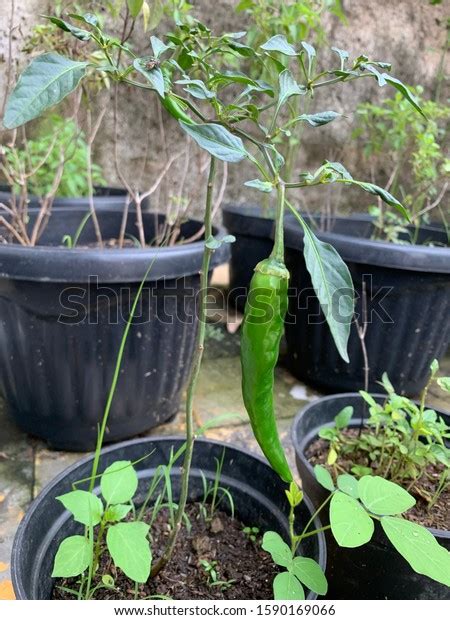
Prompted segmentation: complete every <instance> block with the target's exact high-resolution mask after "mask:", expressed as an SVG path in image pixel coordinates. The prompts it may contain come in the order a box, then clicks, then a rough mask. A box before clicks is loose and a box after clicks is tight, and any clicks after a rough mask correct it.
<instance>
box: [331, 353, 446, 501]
mask: <svg viewBox="0 0 450 620" xmlns="http://www.w3.org/2000/svg"><path fill="white" fill-rule="evenodd" d="M438 368H439V366H438V363H437V362H436V361H435V362H433V365H432V369H431V377H430V382H429V384H428V386H427V387H426V388H425V389H424V391H423V393H422V397H421V400H420V403H419V404H416V403H415V402H414V401H412V400H410V399H409V398H406V397H405V396H400V395H398V394H396V393H395V391H394V388H393V387H392V385H391V383H390V381H389V379H388V377H387V375H386V374H385V375H383V380H382V385H383V386H384V388H385V390H386V392H387V398H386V401H385V402H384V403H383V404H380V403H378V402H376V401H375V400H374V398H373V397H372V396H371V395H370V394H368V393H366V392H364V391H361V392H360V394H361V396H362V398H363V399H364V400H365V402H366V403H367V406H368V410H369V416H368V418H367V420H366V423H365V428H364V430H363V431H362V432H361V433H355V434H349V433H347V432H346V430H347V429H348V425H349V424H350V422H351V418H352V415H353V407H345V408H344V409H343V410H342V411H341V412H340V413H339V414H338V415H337V416H336V418H335V421H334V426H331V427H325V428H323V429H321V430H320V432H319V436H320V437H321V438H323V439H326V440H327V441H328V442H329V443H330V449H329V453H328V459H327V463H328V465H329V466H331V467H332V468H333V469H334V471H335V472H336V473H337V472H338V471H342V465H340V461H341V460H345V462H346V463H347V462H349V461H350V462H352V463H353V464H352V465H351V466H350V468H349V469H350V471H352V473H354V474H355V475H358V476H361V475H367V474H368V475H370V474H374V475H376V476H382V477H383V478H386V479H387V480H391V481H393V482H397V483H399V484H401V485H402V486H404V487H406V488H408V489H410V490H413V491H415V492H416V493H418V494H419V495H420V496H421V497H423V499H424V500H425V501H427V503H428V506H429V508H432V507H433V506H434V504H435V503H436V501H437V500H438V499H439V497H440V495H441V494H442V492H443V491H444V490H445V489H446V488H449V486H450V448H449V447H448V441H449V439H450V427H449V426H448V425H447V424H446V423H445V421H444V419H443V418H442V417H440V416H439V415H438V414H437V413H436V411H434V410H433V409H430V408H427V407H426V394H427V390H428V388H429V385H431V383H433V382H436V383H437V384H438V385H439V386H440V387H441V388H442V389H443V390H445V391H446V392H448V393H450V377H437V375H436V373H437V371H438ZM430 466H431V467H432V468H433V469H436V470H437V471H439V472H440V474H439V476H438V477H436V475H435V472H430V471H429V468H430ZM425 479H427V481H428V482H430V484H423V483H424V480H425ZM430 487H431V488H434V492H433V493H431V494H430V491H429V490H428V489H429V488H430Z"/></svg>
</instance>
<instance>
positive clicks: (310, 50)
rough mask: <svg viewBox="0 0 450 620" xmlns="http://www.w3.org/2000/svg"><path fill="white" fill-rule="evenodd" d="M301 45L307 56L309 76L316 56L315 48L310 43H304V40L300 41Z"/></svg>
mask: <svg viewBox="0 0 450 620" xmlns="http://www.w3.org/2000/svg"><path fill="white" fill-rule="evenodd" d="M302 47H303V49H304V50H305V52H306V55H307V56H308V77H309V78H310V77H311V73H312V70H313V67H314V61H315V58H316V50H315V49H314V47H313V46H312V45H310V44H309V43H306V41H302Z"/></svg>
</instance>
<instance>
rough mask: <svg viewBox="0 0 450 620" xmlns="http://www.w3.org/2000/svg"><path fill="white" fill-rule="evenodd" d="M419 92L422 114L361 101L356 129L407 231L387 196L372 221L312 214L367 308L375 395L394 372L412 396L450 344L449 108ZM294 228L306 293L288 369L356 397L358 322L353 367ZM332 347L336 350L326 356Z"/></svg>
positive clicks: (295, 272)
mask: <svg viewBox="0 0 450 620" xmlns="http://www.w3.org/2000/svg"><path fill="white" fill-rule="evenodd" d="M378 79H379V81H380V83H381V84H382V83H383V82H384V80H385V78H384V77H383V75H382V74H380V76H379V78H378ZM413 92H414V94H415V96H416V98H417V101H419V102H420V105H421V107H422V109H423V112H424V115H420V114H417V112H416V111H415V110H414V109H413V108H412V107H411V106H410V105H408V102H407V101H405V100H404V98H403V97H402V96H401V94H400V93H397V95H396V96H395V97H393V98H387V99H384V100H383V101H382V103H381V104H380V105H376V104H373V103H364V104H361V105H360V106H359V107H358V109H357V119H356V128H355V130H354V132H353V137H354V138H355V139H356V138H357V137H358V136H359V137H360V138H361V142H363V144H364V148H363V153H364V155H365V158H364V161H365V162H367V165H368V167H369V168H370V169H371V171H372V172H371V173H372V175H374V174H375V172H376V170H379V175H380V178H384V179H385V181H384V183H383V187H384V188H385V189H386V190H387V191H389V192H390V193H392V194H394V195H395V196H399V197H400V198H401V201H402V203H403V204H404V205H405V206H406V207H407V208H408V211H409V213H410V222H409V224H408V222H406V221H405V220H404V219H402V217H401V216H400V215H399V213H398V212H397V211H396V210H395V209H394V208H392V206H391V205H389V204H386V203H385V202H383V201H382V200H381V199H380V198H379V197H377V198H375V199H374V202H373V203H372V205H371V206H370V207H369V214H368V215H351V216H339V215H336V216H333V217H332V218H331V220H330V219H327V218H325V222H324V224H325V228H322V229H321V228H320V225H321V222H322V220H323V219H324V218H323V216H321V215H317V216H312V217H311V223H312V224H313V225H315V226H316V228H318V229H319V230H320V232H319V233H318V234H319V238H320V239H321V240H322V241H324V242H326V243H330V244H332V245H333V247H335V248H336V249H337V250H338V251H339V253H340V254H341V256H342V258H343V259H344V260H345V261H346V263H347V265H348V267H349V269H350V273H351V275H352V278H353V281H354V284H355V288H356V291H357V295H358V302H357V308H356V312H357V314H358V315H359V316H362V314H363V313H364V306H367V319H368V326H367V336H366V347H367V351H368V356H369V358H370V362H371V363H370V376H369V383H370V384H369V388H370V390H375V389H376V383H377V381H378V380H379V379H380V377H381V375H382V373H383V372H384V371H387V372H388V374H389V377H390V379H391V381H392V383H393V385H394V386H395V388H396V390H397V391H399V392H401V393H405V394H408V395H413V396H414V395H417V394H418V393H419V392H420V391H421V389H422V388H423V387H424V385H425V384H426V382H427V376H428V368H429V365H430V363H431V361H432V360H433V359H435V358H437V359H441V358H442V356H443V355H445V353H446V351H447V349H448V345H449V342H450V318H449V317H450V313H449V307H450V248H449V235H448V232H449V230H448V221H449V211H448V189H449V188H448V181H447V180H446V177H447V178H448V172H449V169H450V168H449V159H448V157H447V156H446V152H445V148H444V139H445V127H446V125H448V120H449V118H450V108H449V107H448V106H447V105H445V104H443V103H438V102H434V101H431V100H428V99H426V98H425V97H423V90H422V89H420V88H416V89H414V90H413ZM287 229H288V230H287V233H286V242H287V248H288V250H287V262H288V265H289V266H290V267H291V268H292V278H293V284H294V285H295V286H297V287H299V288H303V289H304V291H303V293H301V294H300V296H299V298H298V299H293V300H292V305H291V308H290V311H291V313H292V314H293V315H294V316H295V320H293V321H292V323H291V324H290V325H288V327H287V332H286V335H287V340H288V358H287V363H288V366H289V369H290V370H291V371H292V372H293V373H294V374H295V375H296V376H297V377H299V378H300V379H302V380H305V381H307V382H308V383H311V384H313V385H315V386H317V387H318V388H320V389H324V390H326V391H335V392H339V391H352V390H355V389H357V388H358V386H360V385H361V384H362V380H363V370H362V369H363V366H364V364H363V360H364V357H363V352H362V349H361V347H360V344H359V338H358V333H357V329H356V325H354V326H353V327H352V330H351V335H350V341H349V351H350V358H351V361H350V363H349V364H345V363H343V361H342V360H340V359H339V357H338V356H337V355H335V354H334V353H331V351H332V340H331V336H330V334H329V331H328V329H327V327H326V325H325V322H324V320H323V314H322V313H321V312H320V310H319V309H318V304H317V300H316V299H314V297H311V295H309V293H308V289H310V281H309V276H308V273H307V270H306V267H305V263H304V262H303V260H302V257H301V251H299V248H301V246H302V243H303V241H302V239H301V237H300V235H299V234H298V231H297V230H296V228H295V226H294V225H292V223H289V224H288V225H287ZM364 290H365V297H366V299H365V300H364V299H363V292H364ZM437 326H439V327H438V328H437V329H436V327H437ZM318 342H320V343H321V346H320V347H318V346H317V343H318ZM325 350H326V351H329V352H330V353H329V354H327V355H326V356H324V355H323V354H322V351H325ZM405 359H407V360H408V361H407V363H405Z"/></svg>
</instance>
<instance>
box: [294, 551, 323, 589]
mask: <svg viewBox="0 0 450 620" xmlns="http://www.w3.org/2000/svg"><path fill="white" fill-rule="evenodd" d="M292 572H293V573H294V575H295V576H296V577H297V579H299V581H301V582H302V583H303V584H304V585H305V586H306V587H307V588H309V589H310V590H312V591H313V592H316V593H317V594H321V595H322V596H323V595H325V594H326V593H327V590H328V583H327V578H326V577H325V575H324V573H323V570H322V569H321V568H320V566H319V564H317V562H316V561H315V560H312V559H311V558H302V557H296V558H294V566H293V568H292Z"/></svg>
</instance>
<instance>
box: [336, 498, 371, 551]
mask: <svg viewBox="0 0 450 620" xmlns="http://www.w3.org/2000/svg"><path fill="white" fill-rule="evenodd" d="M330 524H331V531H332V532H333V536H334V537H335V539H336V541H337V543H338V544H339V545H340V546H341V547H360V546H361V545H364V544H365V543H367V542H369V540H370V539H371V538H372V534H373V531H374V524H373V521H372V519H371V517H369V515H368V514H367V512H366V511H365V510H364V508H363V507H362V506H361V504H360V503H359V502H358V500H356V499H354V498H353V497H350V496H349V495H346V494H345V493H342V492H341V491H336V493H335V494H334V495H333V497H332V498H331V503H330Z"/></svg>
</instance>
